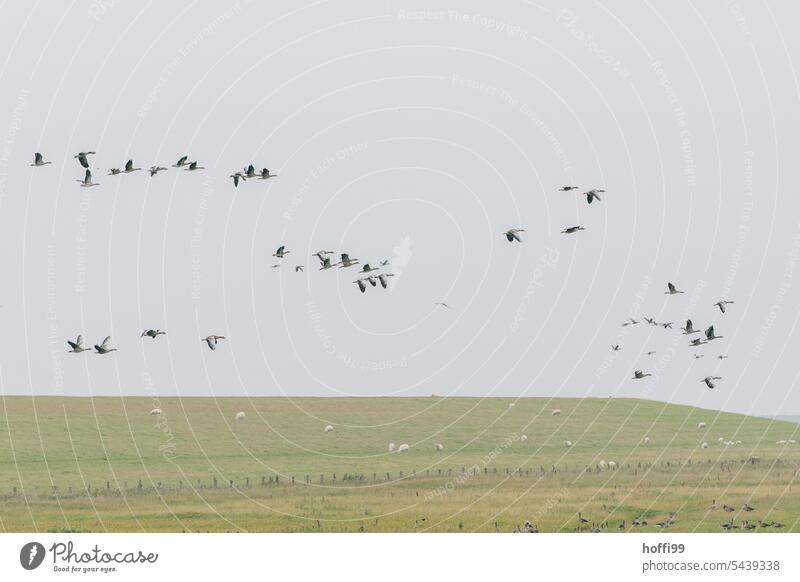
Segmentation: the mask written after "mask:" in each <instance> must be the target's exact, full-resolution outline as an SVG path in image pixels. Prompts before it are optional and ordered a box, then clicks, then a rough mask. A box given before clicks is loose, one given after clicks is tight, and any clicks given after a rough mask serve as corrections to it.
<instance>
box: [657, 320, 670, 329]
mask: <svg viewBox="0 0 800 582" xmlns="http://www.w3.org/2000/svg"><path fill="white" fill-rule="evenodd" d="M659 325H660V326H661V327H663V328H664V329H672V322H671V321H666V322H664V323H659Z"/></svg>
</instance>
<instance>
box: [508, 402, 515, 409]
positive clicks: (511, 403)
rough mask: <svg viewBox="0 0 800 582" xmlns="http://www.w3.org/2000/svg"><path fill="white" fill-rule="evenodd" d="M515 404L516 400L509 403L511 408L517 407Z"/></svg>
mask: <svg viewBox="0 0 800 582" xmlns="http://www.w3.org/2000/svg"><path fill="white" fill-rule="evenodd" d="M515 406H516V404H515V403H514V402H509V403H508V407H509V408H513V407H515Z"/></svg>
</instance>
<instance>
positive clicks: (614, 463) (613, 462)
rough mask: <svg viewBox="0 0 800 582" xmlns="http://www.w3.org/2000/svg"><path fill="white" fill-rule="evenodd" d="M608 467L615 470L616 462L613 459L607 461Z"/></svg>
mask: <svg viewBox="0 0 800 582" xmlns="http://www.w3.org/2000/svg"><path fill="white" fill-rule="evenodd" d="M608 468H609V469H611V470H612V471H614V470H616V468H617V463H616V462H615V461H609V462H608Z"/></svg>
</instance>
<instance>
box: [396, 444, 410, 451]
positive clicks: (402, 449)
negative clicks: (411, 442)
mask: <svg viewBox="0 0 800 582" xmlns="http://www.w3.org/2000/svg"><path fill="white" fill-rule="evenodd" d="M406 451H408V445H407V444H405V443H403V444H402V445H400V446H399V447H397V452H398V453H405V452H406Z"/></svg>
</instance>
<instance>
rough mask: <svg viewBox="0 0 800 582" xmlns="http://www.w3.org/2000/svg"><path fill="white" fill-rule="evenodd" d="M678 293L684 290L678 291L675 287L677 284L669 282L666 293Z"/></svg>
mask: <svg viewBox="0 0 800 582" xmlns="http://www.w3.org/2000/svg"><path fill="white" fill-rule="evenodd" d="M678 293H683V291H678V290H677V289H676V288H675V285H673V284H672V283H667V290H666V291H664V295H676V294H678Z"/></svg>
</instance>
